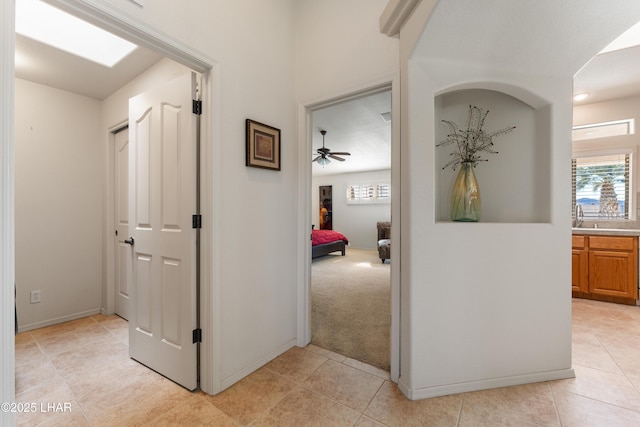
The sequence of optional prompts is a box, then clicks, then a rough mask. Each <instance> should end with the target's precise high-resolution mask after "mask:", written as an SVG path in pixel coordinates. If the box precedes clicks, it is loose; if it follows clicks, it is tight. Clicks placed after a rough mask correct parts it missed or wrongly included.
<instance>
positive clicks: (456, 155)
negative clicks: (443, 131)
mask: <svg viewBox="0 0 640 427" xmlns="http://www.w3.org/2000/svg"><path fill="white" fill-rule="evenodd" d="M487 114H489V110H486V111H485V110H483V109H482V108H478V107H476V106H475V105H469V112H468V114H467V120H466V125H465V129H460V127H459V126H458V125H457V124H456V123H454V122H452V121H450V120H442V121H443V122H444V123H446V124H447V125H449V130H450V133H449V134H448V135H447V137H446V138H445V139H444V140H443V141H440V142H439V143H438V144H436V147H444V146H446V145H451V144H453V145H454V150H453V151H452V152H451V154H450V156H452V159H451V160H450V161H449V162H448V163H447V164H446V165H445V166H444V167H443V168H442V169H446V168H448V167H449V166H451V168H452V169H453V170H454V171H455V170H456V168H457V167H458V166H459V165H460V164H462V163H471V164H473V166H474V167H475V166H476V164H477V163H478V162H487V161H488V160H489V159H484V158H482V157H481V156H482V155H483V154H498V152H497V151H495V150H494V149H493V148H492V147H493V139H494V138H496V137H498V136H501V135H505V134H507V133H509V132H511V131H512V130H514V129H515V128H516V127H515V126H510V127H506V128H502V129H500V130H497V131H495V132H485V131H484V130H483V129H482V127H483V126H484V121H485V119H486V118H487Z"/></svg>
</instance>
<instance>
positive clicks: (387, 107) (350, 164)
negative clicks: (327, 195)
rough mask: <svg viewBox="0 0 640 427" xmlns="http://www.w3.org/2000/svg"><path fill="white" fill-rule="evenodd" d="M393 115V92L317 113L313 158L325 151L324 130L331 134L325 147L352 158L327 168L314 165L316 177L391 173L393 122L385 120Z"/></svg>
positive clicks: (328, 108) (346, 158) (313, 137)
mask: <svg viewBox="0 0 640 427" xmlns="http://www.w3.org/2000/svg"><path fill="white" fill-rule="evenodd" d="M390 112H391V91H390V90H388V91H385V92H382V93H377V94H374V95H368V96H365V97H361V98H358V99H354V100H350V101H347V102H343V103H340V104H337V105H333V106H331V107H327V108H323V109H320V110H316V111H314V112H313V113H312V114H311V126H312V130H313V133H312V150H313V157H315V156H316V155H317V153H316V149H318V148H320V147H322V134H320V131H321V130H326V131H327V133H326V135H325V137H324V143H325V147H327V148H330V149H331V151H347V152H349V153H351V155H350V156H340V157H343V158H344V159H345V161H344V162H339V161H336V160H331V163H329V164H328V165H325V166H322V165H320V164H318V163H317V162H313V163H312V174H313V176H320V175H330V174H336V173H352V172H363V171H370V170H382V169H390V168H391V121H390V120H388V121H387V120H384V119H383V118H382V117H381V114H383V113H390ZM313 157H312V158H313ZM311 160H312V159H309V161H311Z"/></svg>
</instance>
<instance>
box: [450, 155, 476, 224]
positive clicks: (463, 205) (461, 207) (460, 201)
mask: <svg viewBox="0 0 640 427" xmlns="http://www.w3.org/2000/svg"><path fill="white" fill-rule="evenodd" d="M460 166H461V167H460V170H459V171H458V176H457V177H456V181H455V183H454V184H453V189H452V191H451V220H452V221H466V222H477V221H480V209H481V200H480V187H478V181H477V180H476V174H475V173H474V172H473V162H462V163H461V164H460Z"/></svg>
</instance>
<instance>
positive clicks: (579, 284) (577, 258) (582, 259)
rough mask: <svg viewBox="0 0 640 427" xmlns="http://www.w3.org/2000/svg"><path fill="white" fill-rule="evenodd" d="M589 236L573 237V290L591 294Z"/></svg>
mask: <svg viewBox="0 0 640 427" xmlns="http://www.w3.org/2000/svg"><path fill="white" fill-rule="evenodd" d="M586 242H587V236H572V242H571V243H572V244H571V290H572V291H573V292H574V293H575V292H589V276H588V272H589V252H588V251H587V249H588V248H587V244H586Z"/></svg>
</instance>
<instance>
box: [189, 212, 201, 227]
mask: <svg viewBox="0 0 640 427" xmlns="http://www.w3.org/2000/svg"><path fill="white" fill-rule="evenodd" d="M191 225H192V227H191V228H202V215H200V214H198V215H193V216H192V217H191Z"/></svg>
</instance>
